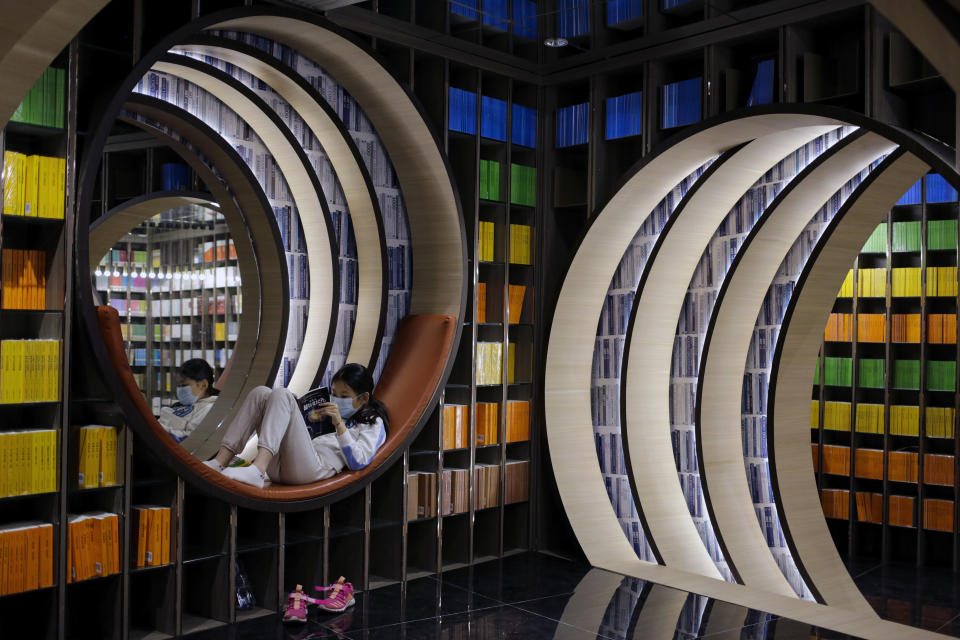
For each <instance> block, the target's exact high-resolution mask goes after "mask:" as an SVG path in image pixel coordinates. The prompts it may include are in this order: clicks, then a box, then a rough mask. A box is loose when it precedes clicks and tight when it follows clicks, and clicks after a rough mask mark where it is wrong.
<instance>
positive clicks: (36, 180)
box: [23, 155, 40, 218]
mask: <svg viewBox="0 0 960 640" xmlns="http://www.w3.org/2000/svg"><path fill="white" fill-rule="evenodd" d="M26 164H27V171H26V175H25V176H24V180H25V182H26V193H25V195H24V199H23V215H25V216H29V217H31V218H36V217H37V196H38V193H39V187H40V175H39V173H40V156H36V155H31V156H27V160H26Z"/></svg>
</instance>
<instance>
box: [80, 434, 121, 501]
mask: <svg viewBox="0 0 960 640" xmlns="http://www.w3.org/2000/svg"><path fill="white" fill-rule="evenodd" d="M76 435H77V447H76V452H77V454H76V455H77V459H76V465H77V467H76V478H77V486H78V487H80V488H81V489H92V488H95V487H113V486H116V484H117V430H116V428H114V427H105V426H101V425H87V426H85V427H80V428H79V429H77V430H76Z"/></svg>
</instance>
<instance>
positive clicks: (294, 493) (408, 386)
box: [97, 306, 456, 501]
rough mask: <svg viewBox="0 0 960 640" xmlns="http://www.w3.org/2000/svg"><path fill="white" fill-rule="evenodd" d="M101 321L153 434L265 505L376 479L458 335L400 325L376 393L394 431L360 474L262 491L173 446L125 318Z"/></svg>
mask: <svg viewBox="0 0 960 640" xmlns="http://www.w3.org/2000/svg"><path fill="white" fill-rule="evenodd" d="M97 320H98V321H99V323H100V334H101V336H102V337H103V342H104V344H105V345H106V348H107V354H108V355H109V357H110V363H111V364H112V365H113V368H114V370H115V371H116V373H117V379H118V381H119V383H120V384H121V386H122V387H123V388H124V390H125V391H126V393H127V395H128V396H129V397H130V400H131V401H132V402H133V405H134V407H136V409H137V410H138V411H139V413H140V418H141V419H142V420H143V422H144V423H146V425H147V427H148V428H149V430H150V431H152V432H153V433H154V434H155V435H156V436H157V438H159V439H160V440H161V441H162V442H169V443H170V444H171V447H170V450H171V452H172V453H173V455H175V456H176V457H177V458H178V459H180V460H181V461H182V462H183V463H184V464H185V465H187V466H188V467H189V468H190V469H191V470H192V471H194V472H195V473H196V474H197V475H198V476H200V477H202V478H204V479H205V480H208V481H210V482H213V483H216V484H219V485H221V486H223V487H226V488H229V489H230V490H231V491H233V492H235V493H238V494H241V495H244V496H248V497H251V498H256V499H261V500H290V501H293V500H306V499H309V498H316V497H319V496H322V495H325V494H327V493H330V492H333V491H336V490H338V489H342V488H344V487H346V486H348V485H351V484H353V483H355V482H359V481H360V480H362V479H363V478H364V477H366V476H368V475H370V474H371V473H373V471H374V470H375V469H376V468H377V467H378V466H379V465H380V464H381V463H382V462H383V461H384V460H386V459H387V458H388V457H389V456H390V454H391V453H393V452H394V451H396V450H397V448H398V447H400V445H401V444H402V443H403V442H404V441H405V440H406V438H407V436H408V435H409V434H410V432H411V431H412V430H413V428H414V427H416V425H417V422H418V421H419V420H420V417H421V416H422V415H423V413H424V411H426V410H427V408H428V404H429V403H430V399H431V398H432V397H433V392H434V391H435V390H436V388H437V384H438V383H439V382H440V379H441V377H442V375H443V371H444V368H445V366H446V364H447V356H448V355H449V353H450V349H451V348H452V345H453V338H454V335H455V333H456V319H455V318H454V317H453V316H449V315H413V316H407V317H406V318H404V319H403V321H402V322H401V323H400V327H399V329H398V330H397V335H396V337H395V338H394V342H393V348H392V349H391V351H390V357H389V358H388V359H387V363H386V366H385V367H384V369H383V375H381V376H380V381H379V383H378V384H377V388H376V389H375V390H374V396H375V397H376V398H377V399H379V400H380V401H381V402H383V404H384V405H386V407H387V414H388V415H389V417H390V429H389V432H388V434H387V440H386V442H384V444H383V446H382V447H380V450H379V451H378V452H377V454H376V455H375V456H374V457H373V460H371V461H370V464H369V465H367V466H366V467H364V468H363V469H360V470H359V471H347V472H344V473H338V474H337V475H335V476H333V477H332V478H327V479H326V480H321V481H320V482H314V483H312V484H305V485H282V484H271V485H268V486H266V487H264V488H263V489H257V488H255V487H251V486H249V485H246V484H243V483H240V482H236V481H234V480H230V479H229V478H226V477H224V476H223V475H222V474H220V473H217V472H216V471H213V470H212V469H210V468H209V467H207V466H206V465H204V464H202V463H201V462H200V461H199V460H198V459H197V458H195V457H194V456H192V455H191V454H190V453H188V452H187V450H186V449H184V448H183V447H179V446H172V445H173V440H171V439H170V436H169V435H167V432H166V431H165V430H164V428H163V426H162V425H161V424H160V422H159V421H157V419H156V417H154V415H153V411H152V410H151V408H150V406H149V405H148V404H147V401H146V398H144V396H143V393H142V392H141V391H140V388H139V387H138V386H137V383H136V381H135V379H134V377H133V371H132V370H131V369H130V363H129V361H128V360H127V353H126V350H125V349H124V348H123V337H122V335H121V333H120V316H119V314H118V313H117V310H116V309H114V308H113V307H110V306H101V307H97Z"/></svg>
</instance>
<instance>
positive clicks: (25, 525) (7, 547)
mask: <svg viewBox="0 0 960 640" xmlns="http://www.w3.org/2000/svg"><path fill="white" fill-rule="evenodd" d="M0 558H2V559H3V571H2V572H0V574H2V575H0V596H5V595H10V594H13V593H22V592H24V591H33V590H35V589H43V588H46V587H51V586H53V525H52V524H51V523H49V522H36V521H29V522H12V523H9V524H4V525H0Z"/></svg>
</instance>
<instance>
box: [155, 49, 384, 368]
mask: <svg viewBox="0 0 960 640" xmlns="http://www.w3.org/2000/svg"><path fill="white" fill-rule="evenodd" d="M171 51H174V52H183V53H194V54H202V55H204V56H213V57H215V58H218V59H221V60H225V61H227V62H229V63H231V64H233V65H236V66H237V67H239V68H241V69H243V70H244V71H246V72H247V73H250V74H251V75H253V76H255V77H257V78H259V79H261V80H263V81H264V82H265V83H266V84H267V85H268V86H269V87H270V88H271V89H273V90H274V91H276V92H277V93H278V94H279V95H280V96H281V97H282V98H283V99H284V100H286V101H287V103H289V104H290V105H291V107H292V108H293V109H294V111H296V113H297V114H298V115H299V116H300V117H301V118H303V121H304V122H305V123H306V125H307V126H308V127H309V128H310V130H311V131H312V132H313V135H314V137H316V139H317V140H318V141H319V142H320V146H321V147H323V150H324V152H325V153H326V154H327V157H328V158H329V159H330V163H331V165H333V168H334V171H335V172H336V174H337V179H338V180H339V182H340V186H341V188H342V190H343V195H344V197H345V198H346V201H347V208H348V210H349V212H350V221H351V224H352V225H353V231H354V236H355V239H356V244H357V280H358V286H357V304H356V307H357V313H356V324H355V325H354V329H353V336H352V337H351V340H350V350H349V353H348V354H347V362H361V363H367V365H368V366H369V367H371V368H372V367H373V366H375V365H376V359H377V354H378V353H379V352H380V344H381V341H382V339H383V330H384V324H385V322H386V313H387V301H386V292H387V286H386V282H387V267H386V262H385V261H384V260H383V256H384V255H386V252H387V251H386V246H387V245H386V239H385V237H384V225H383V218H382V213H381V211H380V203H379V200H378V198H377V193H376V191H375V189H374V187H373V181H372V180H371V178H370V172H369V171H368V170H367V167H366V165H365V164H364V161H363V158H362V157H361V156H360V151H359V149H357V145H356V143H355V142H354V141H353V138H351V137H350V133H349V132H348V131H347V130H346V127H344V125H343V122H341V121H340V119H339V116H338V115H337V113H336V112H335V111H334V110H333V108H332V107H330V105H329V104H328V103H327V101H326V100H324V99H323V97H322V96H320V94H319V93H318V92H317V90H316V89H314V88H313V87H312V86H311V85H310V83H309V82H307V81H306V80H305V79H304V78H303V77H302V76H300V75H299V74H298V73H297V72H296V71H294V70H293V69H291V68H290V67H288V66H287V65H285V64H283V63H282V62H280V61H279V60H277V59H276V58H273V57H272V56H269V55H267V54H265V53H264V52H263V51H262V50H260V49H257V48H256V47H253V46H250V45H247V44H245V43H243V42H239V41H237V40H231V39H229V38H221V37H216V36H197V37H195V38H191V39H189V40H188V44H183V45H179V46H177V47H174V48H173V49H172V50H171Z"/></svg>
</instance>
